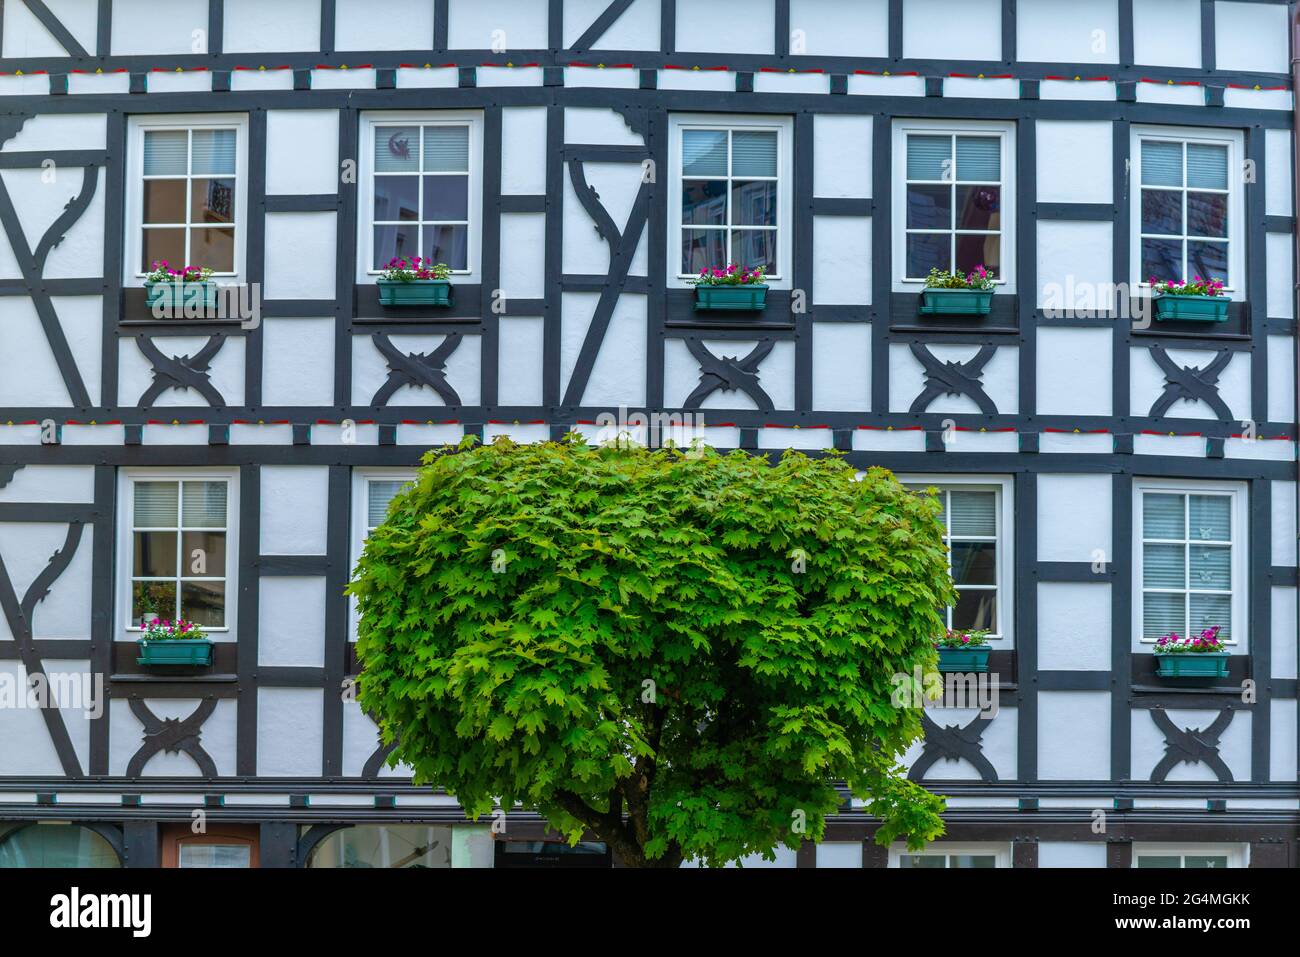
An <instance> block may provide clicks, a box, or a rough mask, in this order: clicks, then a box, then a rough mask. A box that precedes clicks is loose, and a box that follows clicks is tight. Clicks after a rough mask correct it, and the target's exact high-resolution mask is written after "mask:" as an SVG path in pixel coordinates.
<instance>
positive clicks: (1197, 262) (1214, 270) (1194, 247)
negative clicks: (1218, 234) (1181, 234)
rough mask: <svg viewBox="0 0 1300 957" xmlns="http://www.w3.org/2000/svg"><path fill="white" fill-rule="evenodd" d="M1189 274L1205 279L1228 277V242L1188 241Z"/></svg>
mask: <svg viewBox="0 0 1300 957" xmlns="http://www.w3.org/2000/svg"><path fill="white" fill-rule="evenodd" d="M1187 276H1188V278H1192V277H1195V276H1201V277H1202V278H1204V279H1222V280H1224V281H1225V282H1226V281H1227V279H1228V244H1227V243H1207V242H1190V241H1189V242H1188V243H1187Z"/></svg>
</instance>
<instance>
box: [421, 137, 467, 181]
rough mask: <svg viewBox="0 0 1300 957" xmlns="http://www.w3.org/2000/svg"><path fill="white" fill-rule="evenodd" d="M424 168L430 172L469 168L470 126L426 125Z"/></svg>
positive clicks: (458, 170)
mask: <svg viewBox="0 0 1300 957" xmlns="http://www.w3.org/2000/svg"><path fill="white" fill-rule="evenodd" d="M424 169H425V172H429V173H463V172H466V171H467V170H468V169H469V128H468V127H465V126H426V127H425V128H424Z"/></svg>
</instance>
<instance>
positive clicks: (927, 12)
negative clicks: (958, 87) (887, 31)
mask: <svg viewBox="0 0 1300 957" xmlns="http://www.w3.org/2000/svg"><path fill="white" fill-rule="evenodd" d="M937 24H960V25H961V29H935V27H936V25H937ZM903 56H905V57H907V58H909V59H912V58H917V59H924V60H930V59H933V60H1000V59H1002V6H1001V4H1000V3H999V2H998V0H908V2H907V3H905V4H903Z"/></svg>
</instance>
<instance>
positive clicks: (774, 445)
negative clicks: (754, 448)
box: [758, 426, 835, 451]
mask: <svg viewBox="0 0 1300 957" xmlns="http://www.w3.org/2000/svg"><path fill="white" fill-rule="evenodd" d="M834 445H835V436H834V433H833V432H832V431H831V430H830V429H828V428H826V427H824V426H822V427H812V428H785V427H779V426H767V427H765V428H761V429H759V430H758V447H759V448H760V449H803V450H805V451H808V450H813V449H829V448H833V447H834Z"/></svg>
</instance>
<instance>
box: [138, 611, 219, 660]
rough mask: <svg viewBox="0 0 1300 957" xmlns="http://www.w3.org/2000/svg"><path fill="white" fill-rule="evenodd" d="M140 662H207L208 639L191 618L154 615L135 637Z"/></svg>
mask: <svg viewBox="0 0 1300 957" xmlns="http://www.w3.org/2000/svg"><path fill="white" fill-rule="evenodd" d="M136 645H137V647H138V648H139V649H140V657H139V658H137V659H136V662H137V663H138V664H142V665H210V664H212V640H211V639H210V638H208V637H207V636H206V635H205V634H204V633H203V629H202V628H200V627H199V626H198V625H196V624H194V622H192V621H185V620H184V619H177V620H176V621H171V620H169V619H166V618H154V619H152V620H151V621H149V622H148V623H146V624H145V626H144V629H143V631H142V632H141V633H140V637H139V638H138V639H136Z"/></svg>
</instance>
